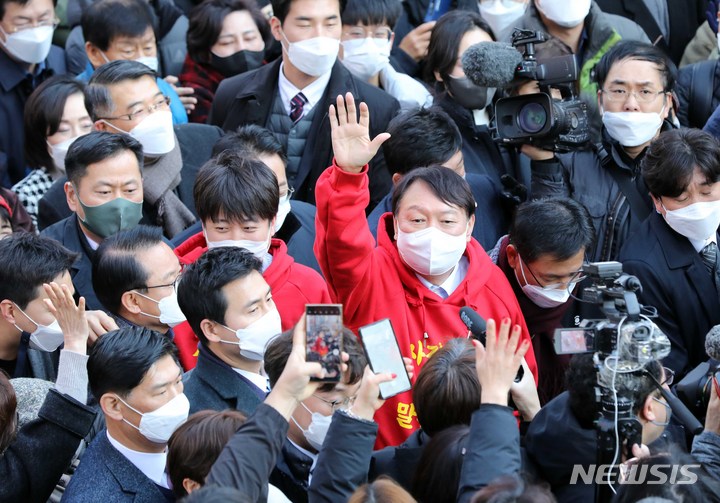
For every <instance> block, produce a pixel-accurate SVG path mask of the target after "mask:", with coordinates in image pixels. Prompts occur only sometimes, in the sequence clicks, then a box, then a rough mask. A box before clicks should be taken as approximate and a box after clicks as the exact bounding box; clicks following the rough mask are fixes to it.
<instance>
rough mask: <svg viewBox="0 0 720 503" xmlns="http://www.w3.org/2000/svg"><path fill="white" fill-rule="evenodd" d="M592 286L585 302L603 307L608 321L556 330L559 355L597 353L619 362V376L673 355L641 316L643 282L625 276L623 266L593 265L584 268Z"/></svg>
mask: <svg viewBox="0 0 720 503" xmlns="http://www.w3.org/2000/svg"><path fill="white" fill-rule="evenodd" d="M583 272H584V273H585V274H587V276H588V279H589V280H590V282H591V286H589V287H587V288H585V289H584V290H583V292H582V300H583V301H585V302H588V303H591V304H596V305H598V306H600V309H601V310H602V312H603V314H605V316H607V319H603V320H583V321H582V323H581V324H580V327H579V328H558V329H557V330H555V336H554V345H555V352H556V353H557V354H575V353H591V352H592V353H596V354H597V355H598V359H599V360H602V361H605V359H606V358H608V357H609V356H613V357H614V358H617V370H618V371H619V372H631V371H634V370H638V369H640V368H642V367H643V366H644V365H645V364H646V363H647V362H649V361H651V360H660V359H662V358H664V357H666V356H667V355H668V354H669V353H670V341H669V339H668V338H667V336H666V335H665V334H664V333H662V331H661V330H660V329H659V328H658V327H657V326H656V325H655V324H654V323H652V322H651V321H650V320H649V319H648V318H647V317H642V316H641V314H640V311H641V306H640V304H639V303H638V300H637V295H636V292H639V291H642V286H641V285H640V281H639V280H638V279H637V278H636V277H635V276H631V275H629V274H625V273H623V270H622V264H621V263H620V262H593V263H590V264H588V265H586V266H585V267H583Z"/></svg>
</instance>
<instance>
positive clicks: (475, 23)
mask: <svg viewBox="0 0 720 503" xmlns="http://www.w3.org/2000/svg"><path fill="white" fill-rule="evenodd" d="M475 29H480V30H482V31H484V32H485V33H487V34H488V35H490V37H491V38H492V39H493V40H495V34H494V33H493V31H492V28H490V25H488V24H487V22H486V21H485V20H484V19H483V17H482V16H481V15H480V14H478V13H477V12H472V11H466V10H451V11H449V12H447V13H445V14H443V15H442V16H441V17H440V19H438V20H437V23H435V26H433V29H432V34H431V35H430V44H429V45H428V53H427V57H426V58H425V81H426V82H427V83H429V84H435V82H436V81H435V73H434V72H438V73H439V74H440V77H441V78H442V79H443V80H445V79H447V78H448V75H450V73H452V71H453V68H455V64H456V63H457V59H458V55H459V52H460V42H461V41H462V38H463V37H464V36H465V34H466V33H467V32H469V31H471V30H475Z"/></svg>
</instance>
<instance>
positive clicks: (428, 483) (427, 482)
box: [411, 424, 470, 503]
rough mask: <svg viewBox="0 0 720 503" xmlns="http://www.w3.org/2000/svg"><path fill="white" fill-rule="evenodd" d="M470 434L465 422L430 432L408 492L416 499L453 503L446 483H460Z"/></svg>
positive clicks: (451, 492) (453, 499) (452, 485)
mask: <svg viewBox="0 0 720 503" xmlns="http://www.w3.org/2000/svg"><path fill="white" fill-rule="evenodd" d="M469 436H470V427H469V426H468V425H465V424H462V425H455V426H450V427H449V428H445V429H444V430H442V431H439V432H438V433H436V434H435V435H433V437H432V439H430V442H428V444H427V446H425V448H424V449H423V451H422V454H421V455H420V460H419V462H418V464H417V469H416V470H415V475H414V476H413V480H412V491H411V493H412V495H413V496H415V497H416V498H417V500H418V501H432V502H433V503H455V502H456V501H457V494H456V492H455V491H448V488H449V487H460V472H461V471H462V465H463V457H464V454H465V448H466V447H467V444H468V437H469Z"/></svg>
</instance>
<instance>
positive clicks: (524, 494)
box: [471, 473, 557, 503]
mask: <svg viewBox="0 0 720 503" xmlns="http://www.w3.org/2000/svg"><path fill="white" fill-rule="evenodd" d="M495 501H523V502H525V501H532V502H533V503H556V502H557V499H555V496H554V495H553V493H552V491H550V485H549V484H548V483H547V482H541V483H537V484H532V483H530V482H526V481H525V478H524V477H523V475H521V474H519V473H515V474H512V475H503V476H502V477H498V478H497V479H495V480H494V481H493V482H491V483H490V484H488V485H486V486H485V487H483V488H482V489H481V490H480V491H478V492H477V493H475V496H474V497H473V499H472V500H471V503H491V502H495Z"/></svg>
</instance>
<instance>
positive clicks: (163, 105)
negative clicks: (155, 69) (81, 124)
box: [98, 96, 170, 121]
mask: <svg viewBox="0 0 720 503" xmlns="http://www.w3.org/2000/svg"><path fill="white" fill-rule="evenodd" d="M138 106H141V105H138ZM169 108H170V98H168V97H167V96H163V97H162V98H159V99H158V100H157V101H156V102H155V103H153V104H152V105H150V106H148V107H142V108H139V109H138V110H135V111H133V112H130V113H129V114H125V115H118V116H117V117H98V119H102V120H122V121H134V120H137V119H144V118H145V117H147V116H148V115H149V114H151V113H154V112H157V111H159V110H168V109H169Z"/></svg>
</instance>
